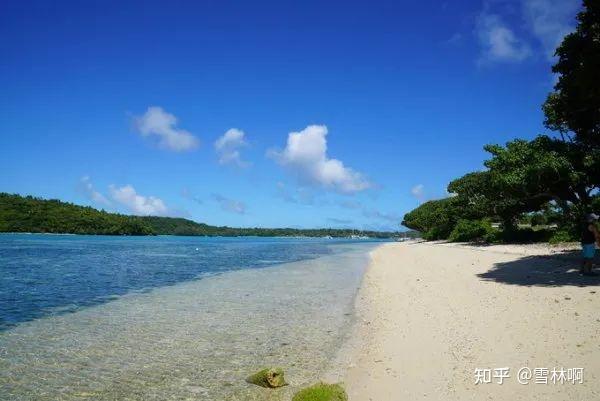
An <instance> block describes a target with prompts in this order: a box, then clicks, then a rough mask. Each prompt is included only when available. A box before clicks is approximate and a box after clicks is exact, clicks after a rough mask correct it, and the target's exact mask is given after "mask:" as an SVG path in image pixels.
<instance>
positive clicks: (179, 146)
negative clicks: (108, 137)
mask: <svg viewBox="0 0 600 401" xmlns="http://www.w3.org/2000/svg"><path fill="white" fill-rule="evenodd" d="M134 125H135V128H136V129H137V131H138V132H139V133H140V134H141V135H142V136H144V137H148V136H155V137H157V138H158V144H159V146H160V147H162V148H164V149H168V150H172V151H176V152H182V151H187V150H192V149H195V148H197V147H198V145H199V144H200V142H199V141H198V138H196V137H195V136H193V135H192V134H191V133H189V132H188V131H186V130H183V129H180V128H177V127H176V125H177V117H175V116H174V115H173V114H170V113H167V112H166V111H164V110H163V109H162V108H161V107H157V106H152V107H148V110H146V112H145V113H144V114H143V115H141V116H138V117H134Z"/></svg>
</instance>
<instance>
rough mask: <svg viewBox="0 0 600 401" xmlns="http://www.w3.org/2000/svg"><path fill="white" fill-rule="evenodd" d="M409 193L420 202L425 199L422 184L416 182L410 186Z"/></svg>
mask: <svg viewBox="0 0 600 401" xmlns="http://www.w3.org/2000/svg"><path fill="white" fill-rule="evenodd" d="M410 193H411V194H412V196H414V197H415V198H417V199H418V200H419V201H421V202H422V201H423V200H424V199H425V186H424V185H423V184H417V185H415V186H414V187H412V188H411V190H410Z"/></svg>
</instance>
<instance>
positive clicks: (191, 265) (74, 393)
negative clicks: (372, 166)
mask: <svg viewBox="0 0 600 401" xmlns="http://www.w3.org/2000/svg"><path fill="white" fill-rule="evenodd" d="M380 244H381V242H380V241H376V240H349V239H316V238H255V237H243V238H220V237H219V238H205V237H175V236H155V237H123V236H114V237H113V236H84V235H43V234H0V400H15V401H18V400H49V401H50V400H52V401H58V400H211V401H217V400H274V401H277V400H288V399H290V398H291V394H293V392H294V391H296V390H297V389H298V388H301V387H302V386H304V385H307V384H310V383H313V382H315V381H318V380H320V379H321V377H322V376H323V374H324V373H325V372H327V371H331V370H332V369H336V368H339V367H336V366H332V364H333V363H335V362H334V361H335V360H336V353H337V352H338V351H339V349H340V347H342V345H343V344H344V342H345V341H346V340H347V339H348V335H349V332H350V328H351V327H352V325H353V324H354V319H355V316H354V308H353V306H354V300H355V297H356V294H357V290H358V288H359V286H360V283H361V280H362V277H363V273H364V271H365V269H366V267H367V264H368V262H369V252H370V251H372V250H373V249H374V248H375V247H377V246H378V245H380ZM271 366H276V367H281V368H283V369H284V371H285V376H286V380H287V381H288V382H289V386H286V387H283V388H280V389H275V390H273V389H264V388H261V387H258V386H255V385H252V384H249V383H247V382H246V381H245V378H246V377H247V376H248V375H250V374H252V373H254V372H256V371H257V370H259V369H261V368H264V367H271Z"/></svg>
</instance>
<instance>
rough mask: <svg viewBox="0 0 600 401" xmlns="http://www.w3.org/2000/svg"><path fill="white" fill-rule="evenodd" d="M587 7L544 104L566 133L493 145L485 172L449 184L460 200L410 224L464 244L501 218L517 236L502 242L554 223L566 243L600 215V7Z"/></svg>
mask: <svg viewBox="0 0 600 401" xmlns="http://www.w3.org/2000/svg"><path fill="white" fill-rule="evenodd" d="M583 5H584V8H583V10H582V11H581V12H580V13H579V14H578V16H577V20H578V25H577V29H576V30H575V31H574V32H573V33H571V34H569V35H567V36H566V37H565V38H564V40H563V42H562V43H561V45H560V46H559V47H558V49H557V50H556V56H557V62H556V64H555V65H554V67H553V68H552V71H553V72H554V73H556V74H558V82H557V84H556V85H555V87H554V91H553V92H552V93H550V94H549V95H548V98H547V100H546V102H545V103H544V105H543V110H544V113H545V116H546V119H545V125H546V126H547V127H548V128H550V129H552V130H555V131H557V132H558V133H559V134H560V135H559V136H557V137H550V136H547V135H539V136H537V137H535V138H534V139H532V140H525V139H515V140H512V141H510V142H508V143H506V144H505V145H497V144H491V145H486V146H485V147H484V149H485V150H486V151H487V152H488V153H489V155H490V158H489V159H487V160H486V161H485V162H484V163H483V164H484V165H483V167H484V168H483V169H482V170H481V171H476V172H471V173H468V174H465V175H464V176H462V177H460V178H458V179H455V180H453V181H451V182H450V184H449V185H448V192H449V193H451V194H453V195H454V197H453V198H450V199H442V200H437V201H430V202H426V203H424V204H422V205H421V206H419V207H418V208H416V209H415V210H413V211H411V212H410V213H407V214H406V216H405V218H404V222H403V224H405V225H406V226H408V227H411V228H415V229H418V230H421V231H423V232H424V233H426V234H425V237H426V238H429V239H437V238H448V237H451V238H455V239H457V238H461V239H464V238H466V237H469V236H474V235H481V234H482V233H484V232H486V230H488V228H489V226H488V225H487V223H485V222H486V221H491V220H496V221H498V222H501V223H502V228H503V230H504V234H507V233H509V234H511V235H503V236H498V238H505V239H511V236H512V238H515V237H518V236H519V235H517V234H518V232H517V231H518V230H517V226H516V225H517V223H518V222H523V221H527V222H528V223H529V224H530V225H532V224H534V223H539V224H538V225H544V223H548V222H550V221H552V222H553V224H558V225H559V227H558V231H559V232H561V235H560V237H561V238H565V237H568V236H569V235H573V234H574V233H575V231H576V227H577V226H578V224H579V221H580V220H581V218H582V216H583V215H584V214H585V213H588V212H590V211H596V212H600V210H599V208H600V195H599V192H600V2H598V1H595V0H585V1H584V2H583ZM457 230H458V231H457ZM565 233H567V234H568V235H566V234H565ZM533 237H540V238H541V237H543V236H529V238H533Z"/></svg>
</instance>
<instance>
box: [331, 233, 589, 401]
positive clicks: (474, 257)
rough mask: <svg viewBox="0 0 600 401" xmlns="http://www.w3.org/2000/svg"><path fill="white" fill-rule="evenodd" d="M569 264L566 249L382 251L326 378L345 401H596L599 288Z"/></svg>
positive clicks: (411, 247) (419, 245)
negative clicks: (553, 379)
mask: <svg viewBox="0 0 600 401" xmlns="http://www.w3.org/2000/svg"><path fill="white" fill-rule="evenodd" d="M578 256H579V253H578V251H577V250H576V249H575V248H574V247H573V246H571V245H567V246H563V247H550V246H538V245H533V246H532V245H492V246H485V247H481V246H473V245H468V244H451V243H427V242H406V243H388V244H382V245H380V246H379V247H377V248H376V249H374V250H373V251H371V261H370V263H369V266H368V268H367V270H366V272H365V274H364V276H363V279H362V281H361V285H360V288H359V290H358V292H357V295H356V300H355V323H354V326H353V327H352V329H351V335H350V338H349V339H348V340H347V341H346V342H345V344H344V345H343V346H342V348H341V349H340V351H339V353H338V355H337V356H336V358H335V365H337V366H338V369H332V370H330V371H329V372H328V374H327V375H325V377H324V379H325V380H327V381H342V382H344V384H345V387H346V389H347V391H348V394H349V398H350V399H351V400H353V401H370V400H377V401H386V400H389V401H396V400H398V399H405V400H427V399H432V400H441V399H444V400H480V399H494V400H507V401H508V400H511V401H512V400H557V401H558V400H564V399H586V400H587V399H595V398H598V397H600V384H599V381H598V379H599V378H600V376H599V374H598V372H599V371H600V358H599V357H600V311H599V309H598V307H599V306H600V298H599V296H600V294H599V293H600V278H583V277H580V276H579V275H578V274H577V267H578V265H577V263H578ZM504 367H509V375H510V377H509V378H507V379H505V381H504V383H503V384H502V385H500V384H497V383H495V381H497V379H493V382H492V383H489V384H477V385H475V370H476V369H492V370H493V369H495V368H504ZM522 367H528V368H530V369H531V370H532V371H533V370H534V369H535V368H548V369H549V370H550V371H551V370H552V368H563V367H564V369H569V368H583V369H584V380H583V383H576V384H571V383H564V384H558V383H557V384H552V383H550V384H536V383H533V379H532V380H531V383H529V384H528V385H522V384H519V383H518V381H517V373H518V370H519V369H520V368H522ZM550 376H551V374H550ZM550 376H549V377H550Z"/></svg>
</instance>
